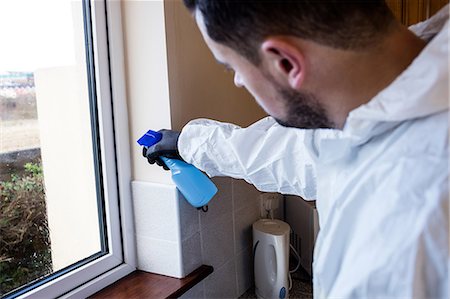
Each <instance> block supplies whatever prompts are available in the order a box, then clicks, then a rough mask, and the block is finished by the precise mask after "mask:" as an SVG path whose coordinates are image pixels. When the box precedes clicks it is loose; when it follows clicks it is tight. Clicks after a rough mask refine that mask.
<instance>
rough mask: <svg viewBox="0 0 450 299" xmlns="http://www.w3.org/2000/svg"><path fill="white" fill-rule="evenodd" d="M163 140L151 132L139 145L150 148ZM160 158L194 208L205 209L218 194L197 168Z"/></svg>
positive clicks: (160, 136)
mask: <svg viewBox="0 0 450 299" xmlns="http://www.w3.org/2000/svg"><path fill="white" fill-rule="evenodd" d="M161 138H162V134H161V133H159V132H155V131H152V130H149V131H148V132H147V133H145V134H144V136H142V137H141V138H140V139H139V140H138V143H139V144H140V145H144V146H148V147H149V146H152V145H154V144H156V143H158V142H159V141H160V140H161ZM160 158H161V160H163V161H164V163H166V165H167V167H169V169H170V171H171V172H172V180H173V182H174V183H175V185H176V186H177V188H178V190H180V192H181V194H183V196H184V197H185V198H186V200H187V201H188V202H189V203H190V204H191V205H192V206H194V207H196V208H200V207H203V206H204V205H206V204H208V202H209V201H210V200H211V199H212V198H213V196H214V195H215V194H216V193H217V187H216V185H214V183H213V182H212V181H211V180H210V179H209V178H208V177H207V176H206V175H205V174H204V173H203V172H201V171H200V170H199V169H197V168H196V167H195V166H193V165H191V164H188V163H186V162H184V161H181V160H178V159H170V158H166V157H163V156H161V157H160Z"/></svg>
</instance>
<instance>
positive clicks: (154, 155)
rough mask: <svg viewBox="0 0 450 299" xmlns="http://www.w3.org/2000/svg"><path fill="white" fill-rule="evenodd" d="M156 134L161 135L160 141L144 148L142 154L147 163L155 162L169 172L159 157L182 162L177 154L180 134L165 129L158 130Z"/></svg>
mask: <svg viewBox="0 0 450 299" xmlns="http://www.w3.org/2000/svg"><path fill="white" fill-rule="evenodd" d="M158 132H159V133H162V138H161V140H160V141H159V142H158V143H156V144H154V145H152V146H150V147H147V146H144V147H143V150H142V154H143V156H144V157H146V158H147V161H148V163H150V164H154V163H155V162H156V164H158V165H159V166H161V167H162V168H164V169H165V170H169V168H168V167H167V166H166V164H165V163H164V162H163V160H161V158H160V156H163V157H167V158H171V159H178V160H182V161H184V160H183V158H181V156H180V153H179V152H178V137H179V136H180V132H178V131H172V130H166V129H162V130H159V131H158Z"/></svg>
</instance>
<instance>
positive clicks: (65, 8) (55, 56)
mask: <svg viewBox="0 0 450 299" xmlns="http://www.w3.org/2000/svg"><path fill="white" fill-rule="evenodd" d="M76 1H78V2H79V0H76ZM71 2H73V1H71V0H0V73H3V72H5V71H28V72H33V71H34V70H36V69H37V68H48V67H55V66H67V65H73V64H75V51H74V33H73V20H72V18H73V17H72V11H71V10H72V3H71ZM80 14H82V11H81V9H80Z"/></svg>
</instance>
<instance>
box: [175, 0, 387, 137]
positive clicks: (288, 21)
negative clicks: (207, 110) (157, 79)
mask: <svg viewBox="0 0 450 299" xmlns="http://www.w3.org/2000/svg"><path fill="white" fill-rule="evenodd" d="M184 2H185V5H186V6H187V8H188V9H189V10H190V11H191V12H192V13H193V15H194V16H195V18H196V21H197V24H198V26H199V28H200V31H201V32H202V35H203V37H204V39H205V41H206V43H207V45H208V46H209V48H210V49H211V51H212V52H213V54H214V56H215V57H216V59H217V60H218V61H219V62H220V63H222V64H224V65H226V66H227V67H229V68H231V69H232V70H234V71H235V84H236V85H237V86H245V87H246V88H247V89H248V90H249V91H250V92H251V93H252V94H253V96H254V97H255V98H256V100H257V102H258V103H259V104H260V105H261V106H262V107H263V109H265V111H266V112H267V113H269V114H270V115H272V116H273V117H274V118H276V119H277V120H278V121H279V122H280V123H281V124H283V125H285V126H292V127H300V128H322V127H341V126H342V124H337V123H336V121H335V119H334V117H333V111H332V110H333V109H330V108H329V107H327V103H324V100H323V99H322V98H321V96H320V92H319V91H318V86H319V85H320V84H327V83H328V82H327V81H328V79H329V78H327V76H328V77H329V72H332V71H333V66H339V63H340V62H337V60H336V59H334V57H337V56H339V57H341V56H342V59H341V60H345V59H346V55H345V53H347V52H351V53H364V52H365V51H368V50H369V49H372V48H376V46H377V44H378V43H379V42H380V41H382V40H383V38H384V36H385V35H386V34H387V33H388V32H389V31H390V30H391V24H393V22H394V17H393V15H392V14H391V12H390V10H389V8H388V7H387V6H386V4H385V2H384V0H359V1H358V0H305V1H302V0H297V1H294V0H280V1H277V0H240V1H238V0H184ZM321 49H324V50H323V51H322V50H321ZM326 49H331V50H333V51H334V52H333V55H332V56H333V59H328V58H327V55H328V54H329V53H332V51H328V52H327V50H326ZM327 53H328V54H327ZM335 54H336V55H335ZM328 60H329V61H328ZM347 67H349V68H350V67H351V65H348V66H347ZM336 71H337V69H336ZM339 71H342V69H339ZM336 76H337V77H339V76H345V74H335V75H334V77H336ZM330 83H331V81H330ZM333 83H335V82H333Z"/></svg>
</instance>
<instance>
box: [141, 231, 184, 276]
mask: <svg viewBox="0 0 450 299" xmlns="http://www.w3.org/2000/svg"><path fill="white" fill-rule="evenodd" d="M136 252H137V264H138V266H137V268H138V269H139V270H142V271H146V272H152V273H156V274H162V275H167V276H171V277H176V278H182V277H183V269H182V266H181V246H180V244H179V243H177V242H171V241H166V240H161V239H153V238H148V237H145V236H140V235H136Z"/></svg>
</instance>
